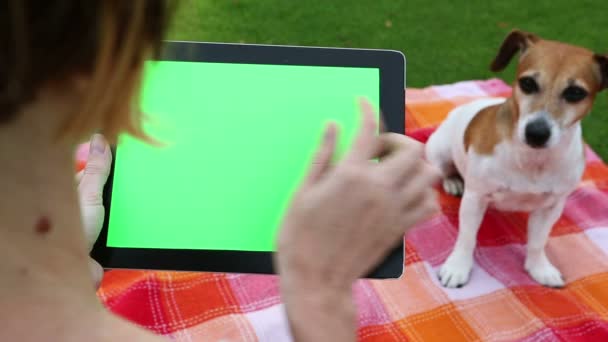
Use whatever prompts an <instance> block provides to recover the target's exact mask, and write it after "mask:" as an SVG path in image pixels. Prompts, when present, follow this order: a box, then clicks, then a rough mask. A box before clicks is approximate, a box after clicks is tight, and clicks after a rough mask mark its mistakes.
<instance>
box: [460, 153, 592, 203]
mask: <svg viewBox="0 0 608 342" xmlns="http://www.w3.org/2000/svg"><path fill="white" fill-rule="evenodd" d="M495 152H496V153H495V154H494V155H492V156H481V155H474V153H472V154H469V156H468V164H469V165H468V170H467V171H468V172H467V175H466V176H465V184H467V183H468V184H467V187H468V186H471V188H473V189H475V191H477V192H479V193H481V194H484V195H485V197H486V198H487V199H488V201H489V203H490V206H493V207H495V208H497V209H499V210H503V211H534V210H536V209H539V208H543V207H548V206H551V205H553V204H555V203H556V202H558V201H559V200H561V199H563V198H564V197H565V196H567V195H568V194H569V193H570V192H571V191H572V190H573V189H574V188H575V187H576V185H577V184H578V182H579V180H580V176H581V175H582V172H583V168H584V162H583V161H582V159H581V160H580V161H577V160H576V159H575V158H573V159H572V160H566V163H565V165H568V167H559V165H560V164H561V163H556V162H555V161H549V160H547V161H545V160H535V159H533V158H529V159H524V160H522V159H520V158H519V157H518V155H517V154H515V153H513V151H512V150H511V149H510V148H509V147H508V145H507V144H503V145H498V146H497V147H496V151H495ZM534 164H536V165H537V166H536V167H535V166H533V165H534Z"/></svg>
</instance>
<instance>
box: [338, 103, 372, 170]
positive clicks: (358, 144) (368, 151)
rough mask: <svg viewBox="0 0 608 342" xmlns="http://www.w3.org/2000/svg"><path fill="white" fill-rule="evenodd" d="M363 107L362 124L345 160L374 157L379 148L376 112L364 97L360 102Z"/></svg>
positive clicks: (363, 159) (351, 160)
mask: <svg viewBox="0 0 608 342" xmlns="http://www.w3.org/2000/svg"><path fill="white" fill-rule="evenodd" d="M359 106H360V109H361V121H362V123H361V126H360V128H359V132H358V133H357V136H356V137H355V141H354V143H353V146H352V148H351V150H350V151H349V153H348V154H347V156H346V158H345V161H350V162H353V161H356V162H360V161H365V162H367V161H368V160H370V159H372V158H373V157H374V154H375V153H376V151H377V149H378V142H377V137H376V135H377V129H378V124H377V122H376V118H375V116H376V115H375V112H374V109H373V108H372V106H371V104H370V103H369V102H368V101H367V100H364V99H362V100H361V102H360V105H359Z"/></svg>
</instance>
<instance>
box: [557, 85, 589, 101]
mask: <svg viewBox="0 0 608 342" xmlns="http://www.w3.org/2000/svg"><path fill="white" fill-rule="evenodd" d="M562 97H563V98H564V100H566V101H568V102H570V103H577V102H580V101H582V100H583V99H584V98H585V97H587V91H586V90H585V89H583V88H581V87H578V86H569V87H568V88H566V89H565V90H564V92H563V93H562Z"/></svg>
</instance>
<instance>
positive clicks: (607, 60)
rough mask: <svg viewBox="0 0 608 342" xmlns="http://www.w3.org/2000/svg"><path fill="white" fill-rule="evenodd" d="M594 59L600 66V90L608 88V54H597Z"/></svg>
mask: <svg viewBox="0 0 608 342" xmlns="http://www.w3.org/2000/svg"><path fill="white" fill-rule="evenodd" d="M593 59H594V60H595V62H596V63H597V64H598V66H599V72H600V90H604V89H606V88H608V55H600V54H595V55H594V56H593Z"/></svg>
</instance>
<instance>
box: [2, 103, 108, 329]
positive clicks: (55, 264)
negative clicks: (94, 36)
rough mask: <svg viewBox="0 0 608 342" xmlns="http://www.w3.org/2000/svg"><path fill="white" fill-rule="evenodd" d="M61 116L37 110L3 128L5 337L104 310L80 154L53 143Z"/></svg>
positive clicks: (31, 109)
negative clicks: (79, 175) (79, 184)
mask: <svg viewBox="0 0 608 342" xmlns="http://www.w3.org/2000/svg"><path fill="white" fill-rule="evenodd" d="M59 109H60V108H59V107H57V106H52V105H48V104H47V105H45V106H42V105H41V104H39V105H36V104H34V105H31V106H29V107H28V108H27V109H25V110H24V111H22V113H20V114H19V115H18V116H17V117H16V118H15V120H13V121H11V122H9V123H6V124H3V125H2V126H0V165H1V166H0V218H1V219H0V308H1V309H0V331H1V332H2V333H0V335H3V334H4V333H7V332H8V331H10V330H12V329H16V331H22V332H23V329H26V330H27V329H32V328H33V327H34V326H37V328H38V327H39V326H38V325H39V324H43V325H44V324H53V323H51V322H52V321H53V320H52V319H49V317H51V316H53V315H57V316H58V317H61V316H62V315H66V314H70V315H73V316H74V319H77V317H78V315H82V314H84V313H85V312H86V311H88V310H91V311H98V310H100V309H101V306H100V305H99V303H98V301H97V300H96V297H95V292H94V291H95V289H94V285H93V281H92V279H91V276H90V274H89V268H88V251H87V250H86V249H87V248H86V244H85V240H84V234H83V231H82V227H81V218H80V210H79V205H78V198H77V193H76V187H75V180H74V161H73V154H72V148H71V147H70V146H69V145H68V144H67V143H59V142H56V143H51V142H52V141H53V140H54V139H53V138H54V134H56V132H57V131H56V129H57V124H56V123H57V122H58V121H59V120H60V119H63V118H64V117H63V116H59ZM49 315H50V316H49ZM45 322H47V323H45ZM49 328H52V327H49ZM55 328H61V327H60V326H56V327H55ZM43 330H44V329H43ZM47 337H48V336H47ZM0 339H1V338H0ZM43 339H44V338H43Z"/></svg>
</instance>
